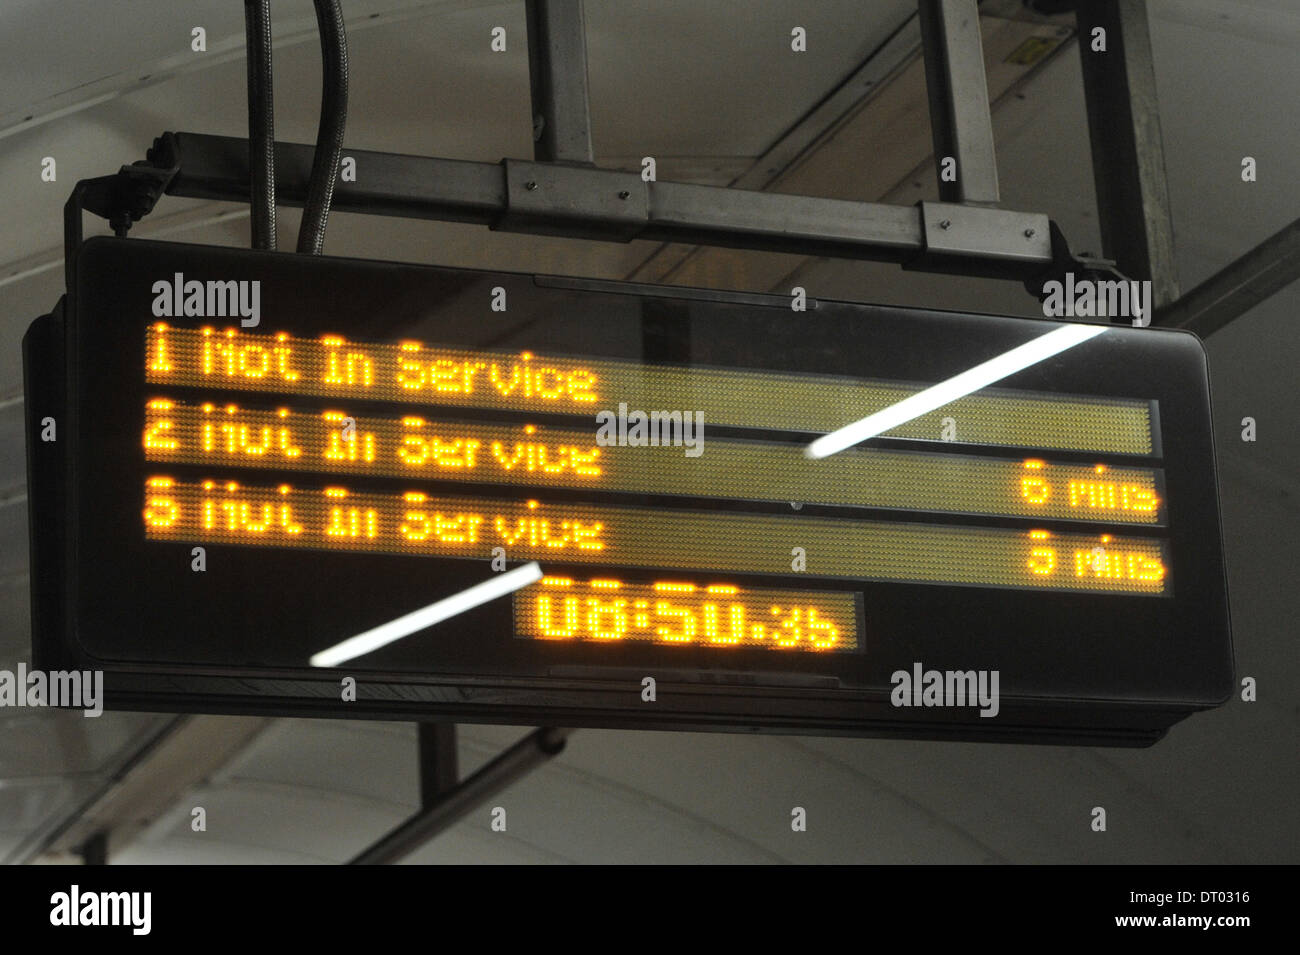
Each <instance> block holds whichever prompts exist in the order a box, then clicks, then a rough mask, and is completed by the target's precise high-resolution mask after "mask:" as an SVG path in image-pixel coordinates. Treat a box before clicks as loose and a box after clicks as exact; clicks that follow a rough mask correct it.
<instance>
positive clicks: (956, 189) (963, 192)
mask: <svg viewBox="0 0 1300 955" xmlns="http://www.w3.org/2000/svg"><path fill="white" fill-rule="evenodd" d="M918 9H919V12H920V20H921V42H922V46H923V49H924V53H925V85H926V89H927V91H928V92H929V96H930V127H931V131H932V133H933V135H934V157H935V165H936V167H937V170H938V172H939V198H941V199H943V200H944V201H945V202H983V203H996V202H997V201H998V166H997V159H996V156H995V154H994V150H993V115H992V112H991V110H990V108H989V86H988V80H987V78H986V77H985V75H984V43H983V41H982V40H981V38H980V14H979V4H978V3H977V0H920V4H919V8H918ZM947 157H952V158H953V159H955V160H956V164H957V169H956V178H955V179H952V180H948V179H945V178H944V169H943V161H944V159H945V158H947Z"/></svg>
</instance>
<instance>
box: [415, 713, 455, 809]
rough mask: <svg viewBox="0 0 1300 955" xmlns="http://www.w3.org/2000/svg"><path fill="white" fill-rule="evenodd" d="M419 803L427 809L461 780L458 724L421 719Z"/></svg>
mask: <svg viewBox="0 0 1300 955" xmlns="http://www.w3.org/2000/svg"><path fill="white" fill-rule="evenodd" d="M417 725H418V727H419V734H420V735H419V747H420V805H421V806H422V807H423V808H425V809H428V808H429V807H430V806H431V805H433V803H434V802H435V800H437V798H438V797H439V796H441V795H442V794H443V793H445V792H447V791H448V790H451V789H455V788H456V783H457V781H458V780H459V778H460V777H459V771H458V769H457V765H456V724H455V723H420V724H417Z"/></svg>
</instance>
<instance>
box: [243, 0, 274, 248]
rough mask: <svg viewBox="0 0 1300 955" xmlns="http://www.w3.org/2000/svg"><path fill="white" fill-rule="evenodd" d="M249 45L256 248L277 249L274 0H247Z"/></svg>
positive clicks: (251, 187) (250, 153)
mask: <svg viewBox="0 0 1300 955" xmlns="http://www.w3.org/2000/svg"><path fill="white" fill-rule="evenodd" d="M244 36H245V39H246V42H247V47H248V170H249V179H250V182H249V193H250V198H251V201H252V207H253V208H252V221H253V248H255V249H274V248H275V245H276V238H275V113H274V110H273V108H272V98H271V0H244Z"/></svg>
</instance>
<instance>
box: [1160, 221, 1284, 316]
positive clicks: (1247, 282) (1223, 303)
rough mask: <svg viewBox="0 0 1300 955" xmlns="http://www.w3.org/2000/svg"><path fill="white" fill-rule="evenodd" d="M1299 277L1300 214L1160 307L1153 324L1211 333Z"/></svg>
mask: <svg viewBox="0 0 1300 955" xmlns="http://www.w3.org/2000/svg"><path fill="white" fill-rule="evenodd" d="M1296 279H1300V219H1297V220H1296V221H1294V222H1292V223H1291V224H1290V225H1288V226H1286V227H1285V228H1283V229H1282V230H1281V231H1280V232H1277V233H1275V234H1274V235H1271V236H1269V237H1268V238H1267V239H1265V240H1264V241H1263V242H1261V243H1260V244H1259V245H1257V246H1255V248H1253V249H1251V250H1250V251H1249V252H1247V253H1246V254H1245V255H1243V256H1242V257H1241V258H1239V259H1237V260H1236V261H1234V262H1232V263H1230V264H1229V265H1226V266H1224V268H1222V269H1220V270H1219V271H1218V272H1216V273H1215V274H1214V275H1212V276H1210V277H1209V278H1208V279H1206V280H1205V281H1204V282H1202V283H1201V284H1200V285H1198V286H1196V288H1194V289H1192V290H1191V291H1190V292H1188V293H1187V294H1186V295H1184V296H1183V297H1182V298H1180V299H1178V301H1176V302H1174V303H1172V304H1170V305H1167V306H1165V307H1164V308H1163V309H1160V310H1159V311H1157V312H1156V316H1155V319H1154V321H1153V323H1152V324H1155V325H1164V326H1167V327H1170V328H1189V329H1191V330H1192V331H1194V332H1196V334H1198V335H1200V336H1201V337H1202V338H1207V337H1208V336H1210V335H1213V334H1214V333H1215V332H1217V331H1218V330H1219V329H1220V328H1222V327H1223V326H1224V325H1227V324H1228V323H1229V322H1230V321H1232V320H1233V319H1234V318H1237V317H1238V316H1240V315H1243V314H1245V313H1246V312H1248V311H1250V310H1251V309H1252V308H1254V307H1255V306H1256V305H1258V304H1259V303H1260V302H1262V301H1264V300H1265V299H1266V298H1268V297H1269V296H1270V295H1272V294H1274V293H1275V292H1279V291H1281V290H1282V289H1284V288H1286V286H1288V285H1290V284H1291V283H1292V282H1294V281H1295V280H1296Z"/></svg>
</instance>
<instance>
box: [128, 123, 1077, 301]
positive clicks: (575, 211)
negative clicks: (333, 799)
mask: <svg viewBox="0 0 1300 955" xmlns="http://www.w3.org/2000/svg"><path fill="white" fill-rule="evenodd" d="M311 152H312V150H311V147H309V146H303V145H297V144H292V143H277V144H276V163H275V168H276V195H277V197H278V201H279V202H280V203H281V204H282V205H290V206H292V205H301V204H302V202H303V199H304V197H305V196H306V190H307V180H308V177H309V173H310V169H311ZM348 155H349V156H352V157H354V158H355V159H356V160H357V169H358V170H365V175H358V176H357V181H356V182H340V183H338V184H337V187H336V189H335V193H334V208H335V209H338V210H340V211H350V212H363V213H371V214H377V215H396V216H405V217H408V218H417V219H446V220H452V221H461V222H478V223H482V224H485V225H489V226H491V227H493V228H496V229H503V230H508V231H516V232H530V233H547V234H553V235H567V236H575V237H582V238H592V237H599V238H604V239H613V240H616V241H628V240H630V239H633V238H637V239H657V240H661V241H665V242H685V243H690V244H692V245H720V246H729V247H732V248H743V249H763V250H768V251H775V252H793V253H797V254H800V255H823V256H834V257H839V258H846V259H873V260H879V261H885V262H898V263H901V264H903V265H904V267H906V268H909V269H918V270H928V271H935V272H949V273H952V272H957V273H964V274H968V275H979V276H987V277H996V278H1014V279H1020V280H1025V279H1027V278H1029V277H1031V276H1035V275H1038V274H1039V273H1042V272H1043V271H1044V270H1046V269H1048V268H1051V267H1052V266H1053V265H1054V264H1055V263H1056V260H1055V259H1054V257H1053V252H1052V244H1051V238H1050V235H1049V229H1048V220H1047V218H1046V216H1043V215H1037V214H1031V213H1020V212H1012V211H1005V210H999V209H986V208H981V207H949V208H950V209H951V210H952V211H953V213H954V214H952V215H939V216H938V219H937V221H936V223H935V225H933V226H927V223H926V218H925V217H926V215H927V213H929V214H933V213H934V212H935V211H936V210H942V209H943V208H944V206H943V205H942V204H933V203H926V204H923V205H922V206H895V205H887V204H883V203H873V202H855V201H851V200H846V199H823V198H820V197H814V196H795V195H782V194H778V193H769V192H756V191H751V190H746V189H733V188H727V187H722V186H701V185H694V184H689V183H677V182H650V183H645V182H642V181H641V178H640V177H639V176H637V175H636V174H634V173H619V172H613V171H610V170H601V169H585V168H582V167H575V166H555V165H547V164H544V163H527V162H521V161H517V160H506V161H505V162H504V163H478V162H466V161H462V160H452V159H434V158H426V157H421V156H398V155H392V154H388V153H375V152H367V151H364V150H352V149H350V150H348ZM151 157H152V158H154V160H155V161H156V162H159V163H164V164H166V165H167V166H168V167H172V166H175V167H176V168H177V171H176V172H175V174H174V175H173V176H172V178H171V180H170V183H169V185H168V188H167V191H168V192H169V193H170V194H172V195H177V196H186V197H190V198H200V199H225V200H234V201H244V202H247V201H248V147H247V144H246V143H245V141H244V140H242V139H235V138H230V137H224V136H207V135H202V134H196V133H169V134H167V135H165V136H163V137H162V138H161V139H160V140H159V141H158V144H157V146H156V147H155V149H154V150H152V151H151ZM530 182H531V183H533V184H534V188H533V189H529V188H528V183H530ZM624 192H626V193H627V196H626V197H623V196H622V195H621V194H622V193H624ZM957 213H959V215H958V214H957ZM945 219H947V220H950V226H951V227H952V229H953V231H952V232H951V233H950V234H948V230H946V229H944V228H943V227H942V222H943V221H944V220H945ZM935 226H938V227H937V228H936V227H935Z"/></svg>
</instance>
